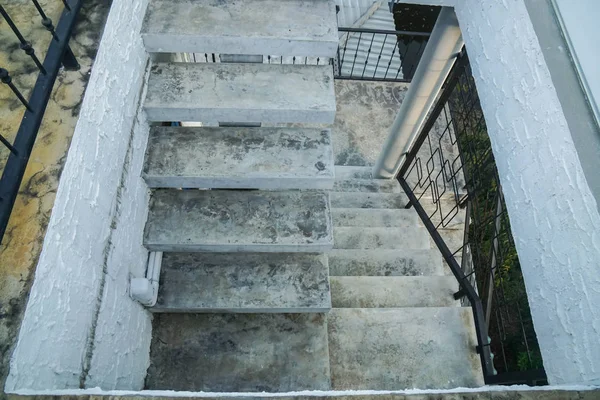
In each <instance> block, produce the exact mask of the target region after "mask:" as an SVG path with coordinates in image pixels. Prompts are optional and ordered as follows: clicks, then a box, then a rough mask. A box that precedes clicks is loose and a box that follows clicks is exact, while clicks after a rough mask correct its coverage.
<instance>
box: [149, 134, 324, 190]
mask: <svg viewBox="0 0 600 400" xmlns="http://www.w3.org/2000/svg"><path fill="white" fill-rule="evenodd" d="M143 176H144V179H145V180H146V183H147V184H148V186H149V187H152V188H159V187H162V188H230V189H237V188H250V189H331V188H332V186H333V181H334V169H333V149H332V147H331V132H330V131H329V130H328V129H310V128H242V127H240V128H235V127H230V128H204V127H202V128H191V127H190V128H186V127H163V126H156V127H153V128H151V130H150V138H149V140H148V147H147V150H146V160H145V165H144V171H143Z"/></svg>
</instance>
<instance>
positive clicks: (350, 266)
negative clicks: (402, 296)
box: [328, 250, 444, 276]
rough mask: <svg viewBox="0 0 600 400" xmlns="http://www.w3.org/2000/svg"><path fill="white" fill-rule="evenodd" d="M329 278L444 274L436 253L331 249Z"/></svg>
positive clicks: (439, 258) (432, 251)
mask: <svg viewBox="0 0 600 400" xmlns="http://www.w3.org/2000/svg"><path fill="white" fill-rule="evenodd" d="M328 257H329V273H330V275H331V276H421V275H444V269H443V266H442V259H441V256H440V255H439V253H438V252H437V250H332V251H331V252H329V253H328Z"/></svg>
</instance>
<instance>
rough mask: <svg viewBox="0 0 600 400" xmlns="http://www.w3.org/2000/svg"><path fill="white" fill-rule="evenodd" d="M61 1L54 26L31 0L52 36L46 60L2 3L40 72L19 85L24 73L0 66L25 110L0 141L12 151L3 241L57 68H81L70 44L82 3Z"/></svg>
mask: <svg viewBox="0 0 600 400" xmlns="http://www.w3.org/2000/svg"><path fill="white" fill-rule="evenodd" d="M57 1H58V0H57ZM62 3H63V7H64V9H63V12H62V15H61V16H60V19H59V21H58V23H57V24H56V27H55V26H54V24H53V22H52V20H51V19H50V18H48V16H47V15H46V13H45V12H44V10H43V8H42V7H41V5H40V4H39V2H38V1H37V0H32V4H33V7H32V8H31V11H32V19H33V18H34V16H35V14H37V16H38V17H39V18H40V19H41V24H42V25H43V26H44V28H45V29H46V30H47V31H48V34H49V35H50V36H51V40H50V45H49V46H48V49H47V51H46V54H45V57H44V61H43V62H42V61H40V57H38V55H37V54H36V52H35V50H34V46H33V45H32V44H31V43H30V42H29V41H27V39H26V38H25V37H24V36H23V34H22V33H21V30H19V27H18V26H17V24H16V23H15V22H14V20H13V19H12V18H11V16H10V15H9V13H8V12H7V11H6V10H5V9H4V7H2V6H1V5H0V15H1V16H2V19H0V21H4V22H6V24H7V25H8V26H9V27H10V30H11V31H12V32H13V33H14V35H15V38H14V41H15V42H16V43H18V44H19V47H20V49H21V50H23V51H24V52H25V54H27V56H29V58H30V59H31V63H32V64H34V65H35V68H37V70H38V71H39V72H38V76H37V80H36V82H35V85H34V86H33V88H22V87H21V88H20V87H17V85H15V83H14V82H13V77H14V76H15V75H19V74H20V73H25V72H23V71H11V70H10V66H9V65H4V66H1V65H0V81H2V83H3V84H5V85H7V86H8V87H9V88H10V90H11V92H12V93H13V94H14V96H15V97H16V98H17V99H18V100H19V102H20V103H21V104H22V106H23V107H24V109H25V110H24V114H23V118H22V120H21V124H20V126H19V128H18V130H17V132H16V135H14V140H12V141H11V140H9V139H8V138H7V137H6V136H5V134H6V133H5V132H2V133H0V141H1V142H2V144H3V145H4V146H5V147H6V148H7V149H8V151H9V154H8V157H7V159H6V161H5V164H4V168H3V171H2V178H1V179H0V242H1V241H2V238H3V237H4V233H5V231H6V227H7V225H8V220H9V218H10V214H11V212H12V208H13V206H14V203H15V199H16V197H17V193H18V191H19V186H20V185H21V181H22V179H23V174H24V173H25V168H26V167H27V162H28V160H29V156H30V154H31V150H32V149H33V145H34V143H35V140H36V137H37V133H38V130H39V128H40V125H41V123H42V118H43V116H44V112H45V111H46V106H47V104H48V100H49V98H50V94H51V92H52V87H53V86H54V82H55V80H56V77H57V75H58V71H59V69H60V68H61V65H62V66H63V67H64V68H65V69H67V70H77V69H79V64H78V63H77V60H76V58H75V56H74V55H73V52H72V51H71V49H70V47H69V44H68V43H69V38H70V37H71V33H72V31H73V26H74V24H75V20H76V17H77V14H78V13H79V10H80V8H81V5H82V3H83V2H82V0H62ZM20 7H21V8H20V11H21V12H22V11H23V9H24V7H26V6H25V5H21V6H20ZM34 13H35V14H34ZM13 46H14V43H11V42H8V41H6V42H4V41H3V43H2V47H4V48H3V49H2V50H3V51H11V49H12V48H13ZM27 91H29V93H30V95H29V97H28V98H27V95H26V94H25V93H26V92H27Z"/></svg>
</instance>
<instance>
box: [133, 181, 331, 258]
mask: <svg viewBox="0 0 600 400" xmlns="http://www.w3.org/2000/svg"><path fill="white" fill-rule="evenodd" d="M144 245H145V246H146V247H147V248H148V249H149V250H151V251H173V252H189V251H191V252H196V251H209V252H237V251H249V252H321V251H327V250H329V249H331V248H332V246H333V234H332V222H331V215H330V213H329V198H328V194H327V193H325V192H320V191H305V192H300V191H281V192H271V191H248V190H174V189H159V190H154V192H153V194H152V197H151V199H150V206H149V214H148V220H147V222H146V228H145V234H144Z"/></svg>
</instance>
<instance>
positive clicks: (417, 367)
mask: <svg viewBox="0 0 600 400" xmlns="http://www.w3.org/2000/svg"><path fill="white" fill-rule="evenodd" d="M328 331H329V354H330V365H331V367H330V368H331V384H332V388H333V389H334V390H402V389H413V388H416V389H449V388H455V387H478V386H483V384H484V382H483V374H482V372H481V364H480V361H479V356H478V355H477V352H476V351H475V347H476V345H477V341H476V337H475V327H474V324H473V317H472V313H471V309H470V308H466V307H441V308H438V307H420V308H387V309H369V308H334V309H332V310H331V312H330V313H329V314H328Z"/></svg>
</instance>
